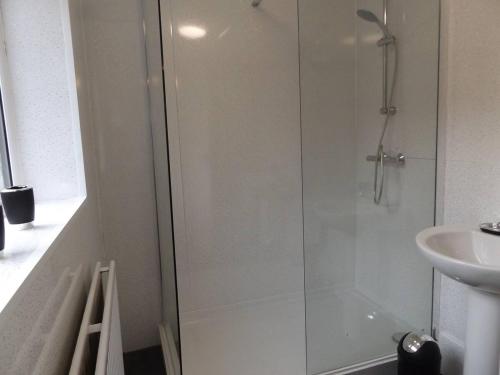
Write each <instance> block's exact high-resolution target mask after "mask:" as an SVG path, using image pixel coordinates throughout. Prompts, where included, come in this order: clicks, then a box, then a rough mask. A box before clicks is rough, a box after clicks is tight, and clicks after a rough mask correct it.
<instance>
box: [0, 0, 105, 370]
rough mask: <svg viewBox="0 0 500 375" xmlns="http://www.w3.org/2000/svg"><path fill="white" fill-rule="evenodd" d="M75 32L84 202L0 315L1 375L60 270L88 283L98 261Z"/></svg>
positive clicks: (80, 47)
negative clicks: (80, 273) (80, 268)
mask: <svg viewBox="0 0 500 375" xmlns="http://www.w3.org/2000/svg"><path fill="white" fill-rule="evenodd" d="M60 11H61V10H60ZM39 15H40V17H43V16H46V18H45V19H48V18H47V17H48V14H46V13H44V11H43V9H42V10H41V11H40V13H39ZM58 16H60V13H59V14H58ZM66 21H67V19H66ZM81 30H82V27H81V25H79V24H77V25H75V32H76V34H77V35H78V34H79V37H77V38H75V39H74V43H75V47H74V50H75V68H76V76H77V77H78V81H79V85H78V88H77V89H78V105H79V107H80V116H79V122H80V126H81V137H82V146H83V153H84V155H83V156H84V161H85V179H86V187H87V199H86V201H85V202H84V204H83V206H82V207H80V209H79V211H78V212H77V213H76V214H75V216H74V217H73V218H72V220H71V221H70V223H68V225H67V226H66V227H65V229H64V230H63V232H62V233H61V234H60V236H59V237H58V239H57V240H56V242H55V243H54V244H53V245H52V247H51V249H50V250H49V252H48V253H47V254H46V255H45V257H44V258H43V259H42V260H41V261H40V263H39V264H38V265H37V267H36V268H35V270H33V272H32V273H31V275H30V276H29V277H28V279H27V280H26V281H25V282H24V283H23V285H22V286H21V288H20V289H19V290H18V292H17V293H16V295H15V296H14V297H13V298H12V300H11V301H10V303H9V304H8V305H7V306H6V308H5V309H4V310H3V311H2V314H0V332H2V335H1V336H0V372H1V373H2V374H4V373H8V369H9V367H10V366H11V364H12V362H13V361H14V359H15V358H16V353H19V352H20V350H21V348H22V347H23V344H25V341H26V338H27V337H28V335H29V334H30V333H31V331H32V329H33V326H34V324H35V322H36V320H37V318H38V317H39V315H40V313H41V312H42V310H43V308H44V306H45V304H46V302H47V299H48V297H49V296H50V294H51V293H52V292H53V290H54V287H55V285H56V283H57V281H58V279H59V277H60V276H61V274H62V272H63V270H64V269H65V268H66V267H71V269H73V270H74V269H75V268H76V267H77V266H78V265H82V266H83V270H84V275H86V279H87V282H89V279H90V275H91V270H92V269H93V267H94V265H95V262H96V261H97V260H98V259H100V258H102V257H103V247H102V233H101V231H100V228H99V209H98V184H97V179H96V159H95V148H94V145H95V144H94V142H93V123H92V119H91V111H90V103H89V97H88V88H89V87H88V84H89V79H88V78H89V77H88V74H87V67H86V65H85V46H84V43H83V40H82V37H83V36H82V34H80V32H81ZM70 86H71V85H70ZM71 90H75V86H74V85H73V86H72V87H70V91H71ZM73 94H74V92H73Z"/></svg>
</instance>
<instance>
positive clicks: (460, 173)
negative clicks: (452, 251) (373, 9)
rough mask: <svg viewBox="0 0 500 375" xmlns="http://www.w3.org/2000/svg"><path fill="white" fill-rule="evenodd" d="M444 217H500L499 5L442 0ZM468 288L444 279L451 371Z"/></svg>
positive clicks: (444, 335)
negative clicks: (499, 161)
mask: <svg viewBox="0 0 500 375" xmlns="http://www.w3.org/2000/svg"><path fill="white" fill-rule="evenodd" d="M442 6H443V11H442V18H443V24H442V57H441V61H442V64H441V95H440V97H441V100H440V126H441V130H442V133H441V134H440V147H439V148H440V150H441V155H440V156H442V158H441V161H440V167H441V168H440V169H441V173H440V178H441V181H440V186H441V189H440V192H441V194H440V196H439V198H440V200H441V204H440V208H441V210H440V212H439V214H440V219H441V220H440V221H441V222H443V223H445V224H454V223H460V224H467V225H471V226H476V225H478V223H481V222H485V221H496V220H498V218H499V217H500V167H499V166H498V162H497V160H498V158H499V157H500V148H499V145H500V132H499V131H498V129H499V125H498V123H499V119H500V106H499V105H498V103H499V102H500V82H499V81H500V71H499V66H500V51H499V50H498V48H496V47H495V46H497V45H498V44H499V43H500V25H499V23H498V19H497V18H498V14H500V3H499V2H498V1H494V0H476V1H466V0H453V1H451V0H443V1H442ZM466 314H467V308H466V287H464V286H462V285H461V284H458V283H457V282H455V281H452V280H450V279H449V278H447V277H444V276H443V277H442V278H441V291H440V309H439V338H440V342H441V346H442V348H443V351H444V361H445V365H446V366H445V374H446V375H452V374H458V373H460V371H461V370H460V369H461V363H462V360H463V342H464V333H465V319H466Z"/></svg>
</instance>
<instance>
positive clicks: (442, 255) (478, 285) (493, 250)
mask: <svg viewBox="0 0 500 375" xmlns="http://www.w3.org/2000/svg"><path fill="white" fill-rule="evenodd" d="M417 245H418V247H419V248H420V250H421V252H422V254H423V255H424V256H425V257H426V258H427V259H428V260H429V261H430V262H431V263H432V265H433V266H434V267H435V268H437V269H438V270H439V271H440V272H441V273H443V274H445V275H447V276H449V277H451V278H453V279H455V280H457V281H459V282H461V283H464V284H466V285H469V286H470V287H471V288H470V289H469V295H468V315H467V331H466V340H465V362H464V372H463V374H464V375H479V374H481V375H498V374H499V360H500V236H495V235H492V234H487V233H483V232H481V231H480V230H479V229H475V228H470V227H463V226H441V227H434V228H429V229H426V230H424V231H422V232H420V233H419V234H418V235H417Z"/></svg>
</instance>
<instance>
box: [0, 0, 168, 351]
mask: <svg viewBox="0 0 500 375" xmlns="http://www.w3.org/2000/svg"><path fill="white" fill-rule="evenodd" d="M76 2H77V3H78V0H76ZM64 4H65V3H64V2H60V1H58V0H43V1H37V2H36V5H33V6H28V7H27V6H26V4H24V3H23V6H22V7H20V6H19V2H13V1H10V0H2V7H3V10H4V11H5V12H7V11H8V12H9V13H4V18H5V19H6V20H8V22H6V24H7V26H8V31H9V32H10V33H11V34H12V33H14V32H15V31H16V30H19V29H25V28H28V31H29V32H26V33H22V34H16V36H17V37H18V39H19V44H18V45H16V46H15V47H16V48H13V49H12V54H11V55H10V56H11V58H12V59H14V58H15V59H18V58H19V59H20V60H21V61H22V62H23V64H26V60H28V59H29V60H30V62H31V63H33V62H35V63H36V64H38V65H37V69H35V73H34V74H35V78H36V74H41V75H42V76H43V78H45V79H49V81H50V82H52V81H53V85H52V84H51V85H50V86H47V87H46V91H44V95H40V94H39V91H40V90H31V91H30V89H31V88H33V87H35V88H36V87H39V86H40V85H41V84H40V82H39V81H38V80H36V79H32V77H31V76H28V77H23V76H20V77H19V74H17V73H16V72H17V70H15V69H14V72H13V73H16V75H15V76H14V78H15V79H16V84H17V83H22V84H23V85H21V88H22V89H23V90H24V91H22V93H24V94H23V95H25V96H26V95H27V96H28V98H29V99H30V100H29V101H34V102H35V101H36V100H37V95H40V103H41V104H40V105H41V106H42V108H44V109H45V110H46V111H47V113H46V115H45V116H42V117H41V118H40V121H35V122H34V123H33V119H34V118H35V117H34V115H33V114H34V113H35V114H36V113H40V108H39V107H38V106H37V105H31V103H29V101H28V102H26V101H23V103H24V104H25V105H24V107H22V108H20V110H22V113H21V114H22V115H23V116H20V118H19V120H20V121H23V124H24V123H29V121H31V123H29V125H30V126H31V127H29V126H28V127H26V126H25V127H23V128H22V130H23V132H22V133H20V134H17V135H16V136H17V137H21V138H22V140H23V142H21V143H20V146H19V147H20V148H21V151H22V152H23V153H24V152H25V149H26V148H28V149H29V148H31V149H32V152H26V153H27V154H28V157H27V160H28V161H29V163H27V164H26V165H23V168H24V167H26V169H25V170H26V171H27V173H28V172H30V174H27V175H31V172H33V171H38V174H37V176H38V177H39V179H37V180H36V182H34V183H36V184H37V185H36V187H40V195H38V197H39V198H40V197H44V198H46V199H50V198H52V199H55V198H58V199H60V198H64V197H66V196H67V195H65V194H64V193H65V190H60V189H59V190H54V191H52V190H51V189H47V186H45V185H44V182H45V181H51V184H53V185H49V187H50V186H56V187H59V185H61V183H62V182H71V181H72V180H71V179H72V176H73V175H74V174H75V173H77V172H78V169H77V168H76V166H75V159H76V157H77V156H75V155H74V153H75V150H76V151H78V147H77V144H76V143H77V142H78V141H79V139H78V137H75V138H74V139H72V138H71V137H69V139H70V140H72V141H74V142H76V143H72V142H68V143H67V144H66V143H64V142H60V141H59V139H57V137H53V136H50V135H51V134H53V133H54V132H55V133H57V134H66V132H67V131H68V130H71V127H70V126H68V123H69V122H70V121H71V115H72V111H71V98H70V92H69V91H68V88H67V78H68V77H69V78H71V74H72V72H71V71H70V70H68V71H66V70H65V68H66V64H65V57H66V56H65V54H66V52H67V45H65V43H69V42H70V41H68V40H63V39H64V38H68V35H64V33H63V24H64V22H66V21H67V17H66V16H65V15H64V12H62V10H63V9H64ZM140 5H141V2H140V1H138V0H128V1H106V2H102V1H97V0H96V1H85V2H82V4H81V9H80V11H79V12H78V17H77V20H78V22H81V24H80V26H79V27H80V29H81V33H82V38H81V41H80V44H79V45H78V47H77V48H75V49H79V50H83V49H85V51H86V54H85V55H83V54H82V55H79V56H80V58H81V60H82V61H77V63H78V64H85V69H86V72H87V73H86V75H85V77H84V78H85V79H86V81H85V90H88V92H86V93H85V95H88V96H87V97H86V99H87V100H88V101H89V102H88V103H87V104H88V106H89V110H88V112H87V113H85V115H86V116H87V118H86V121H87V122H89V123H90V122H92V123H93V124H94V132H93V134H92V135H89V136H88V137H87V138H88V139H87V143H88V144H87V145H86V147H87V149H86V151H87V152H88V153H89V154H90V155H91V156H89V157H92V158H95V162H96V164H95V172H93V173H97V176H92V177H91V181H92V182H91V184H92V185H91V189H93V190H94V191H95V192H94V191H92V192H89V194H90V195H91V196H92V199H93V201H92V204H96V202H95V200H96V199H98V207H99V209H98V210H97V208H95V211H92V214H89V213H85V214H83V213H82V214H81V215H80V214H79V215H80V216H83V217H84V218H85V219H81V220H91V221H92V222H91V223H86V222H83V223H82V222H81V221H79V220H80V219H75V222H77V223H79V225H81V226H82V228H80V229H77V227H72V228H74V229H72V231H74V232H71V231H70V233H74V234H73V235H72V236H73V237H75V236H78V235H81V236H82V238H79V237H77V238H75V241H74V242H75V243H74V244H72V243H71V240H70V238H72V237H71V236H70V235H68V240H67V242H65V241H63V244H66V245H68V243H69V244H71V245H72V248H71V250H66V251H67V253H68V254H73V255H75V254H74V252H73V251H76V250H74V249H80V250H81V251H82V254H81V255H80V254H78V255H75V261H74V262H73V261H72V260H71V262H70V263H71V264H76V261H77V260H80V261H81V260H84V261H86V262H89V263H93V262H94V261H95V260H97V259H96V256H95V254H97V253H96V251H97V250H94V248H96V249H97V248H98V249H99V250H100V249H101V243H99V247H98V246H96V245H95V244H93V243H92V238H94V237H96V236H99V237H98V238H99V239H100V240H101V241H103V242H104V243H103V249H105V250H104V253H102V252H100V253H98V254H99V257H98V258H99V259H102V260H106V259H115V260H116V261H117V272H118V274H117V278H118V290H119V293H120V308H121V318H122V331H123V340H124V350H125V351H131V350H135V349H140V348H144V347H147V346H151V345H156V344H158V343H159V335H158V323H159V322H160V321H161V293H160V291H161V282H160V260H159V251H158V233H157V221H156V205H155V190H154V174H153V157H152V140H151V126H150V118H149V104H148V95H147V86H146V85H147V83H146V55H145V45H144V36H143V29H142V10H141V7H140ZM14 11H15V12H18V14H19V17H16V18H15V19H10V18H9V15H10V14H12V12H14ZM32 17H35V18H36V19H37V20H39V21H40V22H39V23H37V22H33V21H32V22H29V20H30V18H32ZM26 23H29V24H30V26H31V27H27V26H26ZM49 42H50V43H49ZM44 43H49V44H48V46H49V47H50V48H51V50H50V51H52V50H55V53H54V56H52V54H50V56H52V57H48V55H49V53H48V51H49V49H48V47H47V48H45V49H44V50H43V51H40V48H44ZM25 49H30V51H29V53H27V52H26V51H25ZM43 52H46V54H47V55H44V53H43ZM9 53H10V52H9ZM26 55H27V56H26ZM83 60H85V61H83ZM23 67H25V66H24V65H23ZM54 67H57V69H55V68H54ZM16 68H19V69H20V68H21V67H16ZM45 69H48V70H47V72H48V73H47V74H45V73H44V72H45ZM26 79H29V82H27V81H25V80H26ZM79 79H82V78H81V77H79ZM78 84H79V85H80V84H82V83H81V82H80V81H79V82H78ZM30 85H35V86H30ZM45 94H46V95H45ZM16 99H17V97H16ZM21 99H24V97H22V98H21ZM44 106H45V107H47V108H45V107H44ZM26 108H27V109H26ZM25 110H26V111H25ZM89 117H90V118H89ZM35 119H36V118H35ZM82 126H83V125H82ZM85 126H90V125H87V124H85ZM49 127H50V129H51V132H48V131H47V129H49ZM59 128H61V129H59ZM30 129H31V130H33V132H32V133H35V134H40V135H39V136H37V137H35V138H34V139H32V138H30V142H31V143H29V142H27V141H26V138H27V137H25V136H26V132H29V131H30ZM16 130H19V129H18V128H16ZM90 137H91V138H90ZM90 150H91V151H90ZM15 151H17V150H13V152H15ZM38 154H40V155H41V156H40V157H38V156H37V155H38ZM65 156H67V158H66V157H65ZM52 159H54V160H56V161H57V162H54V163H52V164H50V163H51V160H52ZM40 163H41V164H40ZM40 165H43V166H46V165H51V166H52V169H50V171H54V170H57V171H58V173H61V175H60V176H59V177H60V179H62V180H64V181H62V182H61V181H60V179H55V178H54V179H50V178H49V177H50V174H49V176H47V175H45V174H42V173H41V172H40V170H41V167H40ZM30 182H31V180H30ZM63 185H64V184H63ZM63 187H64V186H63ZM68 189H69V188H68ZM68 189H66V190H68ZM37 191H38V189H37ZM47 191H48V192H47ZM49 193H50V194H52V195H50V194H49ZM94 193H95V194H97V196H94V195H92V194H94ZM97 214H99V217H97ZM75 225H77V224H75ZM89 226H91V227H92V228H93V231H94V232H95V233H92V234H89V233H86V231H87V230H90V229H89V228H88V227H89ZM85 237H89V241H90V243H89V245H87V244H80V243H79V242H84V241H85V240H84V238H85ZM90 246H91V247H92V251H90V252H89V250H87V248H88V247H90ZM59 251H63V248H58V250H55V252H54V254H56V255H55V256H56V257H58V256H59V255H58V252H59ZM85 254H89V258H87V257H86V255H85ZM65 256H66V254H65ZM64 259H66V258H64ZM69 259H71V258H69ZM67 262H69V260H68V261H67ZM39 272H42V273H43V272H46V268H45V267H42V269H41V270H40V271H39ZM36 273H38V270H37V272H36ZM34 277H35V276H34ZM54 277H56V274H55V276H54ZM50 285H51V284H50Z"/></svg>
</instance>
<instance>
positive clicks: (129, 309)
mask: <svg viewBox="0 0 500 375" xmlns="http://www.w3.org/2000/svg"><path fill="white" fill-rule="evenodd" d="M140 3H141V2H140V1H138V0H111V1H106V2H103V1H102V0H88V1H86V2H85V11H84V13H83V15H82V16H83V20H84V22H85V31H86V38H87V49H88V65H89V72H90V80H91V85H90V90H91V97H92V115H93V121H94V123H95V129H96V131H95V140H94V142H95V144H96V146H97V157H98V160H99V165H98V178H99V191H100V201H99V202H100V209H101V218H102V231H103V233H104V246H105V249H106V257H107V258H109V259H115V260H116V262H117V280H118V290H119V293H120V315H121V318H122V331H123V340H124V350H125V351H131V350H136V349H141V348H144V347H147V346H151V345H156V344H158V343H159V335H158V323H159V322H160V321H161V278H160V259H159V250H158V233H157V221H156V202H155V189H154V172H153V151H152V140H151V126H150V118H149V103H148V95H147V82H146V52H145V45H144V35H143V29H142V11H141V7H140Z"/></svg>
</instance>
